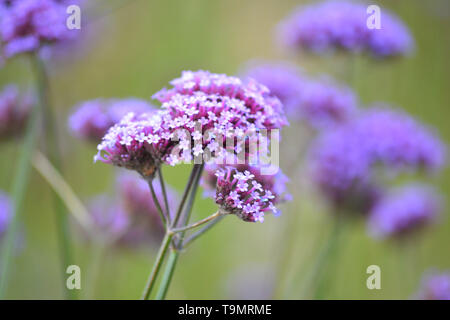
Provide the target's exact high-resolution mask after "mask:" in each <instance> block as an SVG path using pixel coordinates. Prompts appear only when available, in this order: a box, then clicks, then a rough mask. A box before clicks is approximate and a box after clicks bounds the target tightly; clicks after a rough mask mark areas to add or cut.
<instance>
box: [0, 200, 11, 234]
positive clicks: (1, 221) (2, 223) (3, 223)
mask: <svg viewBox="0 0 450 320" xmlns="http://www.w3.org/2000/svg"><path fill="white" fill-rule="evenodd" d="M11 215H12V202H11V200H10V198H9V196H8V195H7V194H6V193H4V192H1V191H0V240H1V238H2V236H3V234H4V233H5V231H6V229H7V228H8V225H9V222H10V221H11Z"/></svg>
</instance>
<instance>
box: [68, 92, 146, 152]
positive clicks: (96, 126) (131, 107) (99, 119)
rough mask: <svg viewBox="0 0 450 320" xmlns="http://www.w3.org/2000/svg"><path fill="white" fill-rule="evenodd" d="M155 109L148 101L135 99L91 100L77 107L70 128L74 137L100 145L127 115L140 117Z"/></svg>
mask: <svg viewBox="0 0 450 320" xmlns="http://www.w3.org/2000/svg"><path fill="white" fill-rule="evenodd" d="M153 108H154V107H153V106H151V105H150V104H149V103H147V102H146V101H144V100H140V99H134V98H129V99H96V100H90V101H86V102H83V103H81V104H80V105H78V106H76V107H75V111H74V112H73V113H72V115H71V116H70V117H69V128H70V131H71V132H72V134H73V135H74V136H76V137H78V138H80V139H84V140H88V141H91V142H95V143H98V142H99V141H101V139H102V137H103V136H104V135H105V134H106V132H107V131H108V129H109V128H110V127H112V126H113V125H114V124H116V123H118V122H119V121H120V120H121V119H122V118H123V117H124V116H125V115H126V114H127V113H129V112H134V113H135V114H136V115H138V114H141V113H145V112H147V113H148V112H151V111H153Z"/></svg>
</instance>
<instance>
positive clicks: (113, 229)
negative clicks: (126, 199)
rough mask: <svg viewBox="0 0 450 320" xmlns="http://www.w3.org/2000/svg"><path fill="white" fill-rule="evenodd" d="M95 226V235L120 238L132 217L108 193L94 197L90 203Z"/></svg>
mask: <svg viewBox="0 0 450 320" xmlns="http://www.w3.org/2000/svg"><path fill="white" fill-rule="evenodd" d="M88 209H89V212H90V214H91V217H92V221H93V225H94V227H95V231H96V233H95V236H97V237H100V238H104V239H116V240H117V239H120V238H121V237H123V236H124V235H125V233H126V232H127V231H128V229H129V226H130V218H129V215H128V214H127V212H125V210H123V208H122V207H121V206H120V205H118V204H117V203H115V202H114V200H112V199H111V198H110V197H108V196H107V195H99V196H96V197H95V198H93V199H92V200H91V201H90V203H89V205H88Z"/></svg>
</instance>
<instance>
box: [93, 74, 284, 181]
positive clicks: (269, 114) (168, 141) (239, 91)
mask: <svg viewBox="0 0 450 320" xmlns="http://www.w3.org/2000/svg"><path fill="white" fill-rule="evenodd" d="M171 83H172V85H173V86H174V87H173V88H172V89H169V90H166V89H164V90H162V91H160V92H159V93H157V94H156V95H155V97H157V99H158V100H159V101H160V102H162V110H160V111H158V112H154V113H152V114H141V115H135V114H133V113H130V114H128V115H127V116H125V117H124V118H123V119H122V121H121V122H120V123H118V124H116V125H115V126H113V127H112V128H110V129H109V130H108V133H107V134H106V135H105V136H104V137H103V141H102V143H100V145H99V146H98V149H99V152H98V154H97V156H96V157H95V160H102V161H103V162H106V163H112V164H114V165H116V166H121V167H125V168H128V169H132V170H136V171H138V172H139V173H140V174H141V175H142V176H143V177H144V178H152V177H153V174H154V172H155V170H156V168H157V167H158V166H159V165H161V164H162V163H167V164H169V165H176V164H178V163H180V162H181V161H182V160H185V161H190V160H192V155H194V156H202V155H203V153H204V152H205V149H206V148H208V149H209V151H210V152H211V154H214V156H217V157H220V158H221V157H222V156H223V155H224V153H225V152H231V153H233V152H235V153H239V152H240V150H244V151H248V144H249V143H250V139H251V138H253V139H255V137H257V135H252V137H251V138H245V137H246V136H247V133H248V132H250V133H251V134H253V133H255V132H258V131H259V130H260V129H267V130H271V129H278V128H280V127H281V126H283V125H285V124H287V121H286V118H285V117H284V114H283V112H282V106H281V102H280V101H279V100H278V99H277V98H275V97H274V96H271V95H270V93H269V90H268V89H267V88H266V87H264V86H262V85H260V84H258V83H256V82H254V81H251V82H249V83H246V84H244V83H243V82H242V81H241V80H239V79H238V78H234V77H228V76H226V75H219V74H212V73H209V72H207V71H198V72H191V71H185V72H183V74H182V77H181V78H179V79H175V80H173V81H172V82H171ZM261 136H263V135H261ZM201 137H203V139H201ZM236 137H237V138H239V137H244V138H243V139H237V140H238V143H236V145H233V146H231V148H232V149H231V150H228V149H224V148H222V149H220V150H219V151H217V150H218V147H219V143H220V145H224V144H225V143H224V142H225V141H226V139H227V138H230V139H231V138H236ZM257 138H259V137H257ZM261 139H265V140H266V141H267V140H268V138H264V137H262V138H261ZM192 143H194V145H195V146H194V149H192V148H191V146H192ZM260 146H267V143H263V142H261V141H260ZM175 147H176V148H175ZM246 154H247V153H246ZM208 160H209V159H208Z"/></svg>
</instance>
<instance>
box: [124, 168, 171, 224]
mask: <svg viewBox="0 0 450 320" xmlns="http://www.w3.org/2000/svg"><path fill="white" fill-rule="evenodd" d="M153 187H154V189H155V193H156V197H157V198H158V200H159V203H160V204H161V206H162V209H163V210H165V207H164V198H163V194H162V190H161V187H160V185H159V183H154V186H153ZM117 188H118V194H119V197H120V201H121V203H122V205H123V207H124V208H125V210H126V211H127V212H128V213H129V214H131V215H132V216H133V217H143V218H144V219H145V220H148V221H150V222H151V223H152V224H153V225H157V226H158V227H160V228H161V231H163V229H162V224H161V219H160V217H159V214H158V210H157V208H156V205H155V203H154V202H153V198H152V195H151V193H150V189H149V186H148V184H147V183H146V182H145V181H144V180H142V179H138V177H137V176H136V175H134V174H131V173H121V174H120V175H118V177H117ZM166 194H167V200H168V204H169V211H170V215H171V216H172V215H174V214H175V210H176V205H177V203H178V195H177V193H176V191H175V190H173V189H172V188H171V187H170V186H166Z"/></svg>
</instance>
